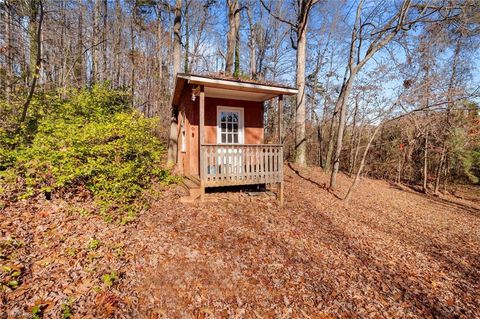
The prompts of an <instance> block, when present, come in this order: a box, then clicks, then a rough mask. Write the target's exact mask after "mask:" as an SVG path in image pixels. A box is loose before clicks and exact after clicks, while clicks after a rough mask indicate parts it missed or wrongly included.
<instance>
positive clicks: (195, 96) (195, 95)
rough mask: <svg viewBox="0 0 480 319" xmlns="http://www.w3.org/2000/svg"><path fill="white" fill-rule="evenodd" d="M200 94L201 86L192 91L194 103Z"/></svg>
mask: <svg viewBox="0 0 480 319" xmlns="http://www.w3.org/2000/svg"><path fill="white" fill-rule="evenodd" d="M199 93H200V85H199V86H197V87H194V88H193V89H192V102H195V100H196V99H197V95H198V94H199Z"/></svg>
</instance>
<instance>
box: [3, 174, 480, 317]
mask: <svg viewBox="0 0 480 319" xmlns="http://www.w3.org/2000/svg"><path fill="white" fill-rule="evenodd" d="M285 175H286V176H285V181H286V183H285V193H286V204H285V206H284V207H282V208H280V207H279V206H278V205H277V201H276V199H275V197H274V196H273V195H271V194H268V193H266V194H261V195H258V196H251V195H248V194H245V193H243V194H239V193H221V194H209V195H208V196H207V202H204V203H194V204H180V203H179V201H178V196H179V195H178V194H177V190H174V189H168V190H162V191H161V192H159V193H158V194H153V195H152V196H153V197H152V207H151V209H150V210H149V211H148V212H146V213H145V214H143V215H141V216H139V218H138V219H137V221H136V222H135V223H133V224H130V225H127V226H118V225H114V224H105V223H104V222H103V221H101V220H99V219H98V218H97V217H94V216H89V217H80V216H78V215H75V214H71V213H70V214H69V213H67V212H66V211H68V210H66V209H65V207H64V206H65V205H67V204H66V203H63V202H61V201H57V202H54V203H52V202H50V203H45V202H40V203H38V204H37V208H36V210H35V211H33V212H32V209H31V208H28V205H27V206H25V207H24V208H23V209H24V210H25V211H23V212H22V211H21V210H22V208H21V207H18V206H15V207H7V209H6V211H5V214H4V215H3V217H2V219H1V220H0V225H1V227H2V228H1V229H2V232H4V233H5V234H2V236H5V237H4V238H6V236H10V237H11V238H17V239H18V240H20V238H24V239H23V240H24V243H23V244H22V245H19V247H18V248H17V250H18V264H21V265H23V267H24V269H25V270H24V274H22V276H23V277H22V278H21V281H22V283H21V285H20V286H19V287H18V288H16V289H13V290H11V291H7V292H3V293H2V302H3V307H6V308H5V309H7V311H6V312H4V313H7V314H9V315H16V314H24V313H25V312H28V311H31V308H30V307H31V305H33V304H35V301H37V304H39V303H40V304H41V303H42V302H43V303H45V306H43V307H44V308H45V311H44V312H45V317H58V313H59V312H60V311H61V308H60V306H59V305H60V304H61V303H65V302H68V300H70V304H71V310H72V312H73V313H74V314H75V315H76V316H78V317H88V316H90V317H101V316H104V317H108V316H115V317H134V318H141V317H147V318H226V317H231V318H322V317H325V318H330V317H333V318H336V317H351V316H358V317H371V318H385V317H387V318H399V317H402V318H409V317H411V318H425V317H439V318H455V317H461V318H475V317H480V300H479V297H478V291H479V290H480V253H479V247H480V209H479V208H480V207H479V204H478V201H477V202H475V200H478V199H477V198H476V197H471V198H469V200H463V199H458V198H454V197H442V198H435V197H428V196H424V195H421V194H418V193H415V192H413V191H409V190H408V189H399V188H397V187H395V186H392V185H389V184H388V183H386V182H383V181H375V180H368V179H366V180H364V181H362V184H361V186H360V187H359V189H358V191H357V192H356V193H355V195H354V198H353V200H352V201H351V202H350V203H349V204H346V203H344V202H342V201H340V200H339V199H338V198H337V196H341V195H342V194H344V193H345V191H346V188H347V187H348V184H349V183H350V179H348V178H347V177H344V176H342V177H341V178H340V180H339V184H340V187H339V189H338V190H337V192H336V195H335V194H331V193H329V192H327V191H326V190H325V189H324V184H325V183H326V182H327V180H328V176H326V175H325V174H323V173H322V172H321V171H320V170H318V169H306V170H301V171H297V170H294V169H292V168H290V167H287V166H286V167H285ZM79 205H80V204H79ZM62 207H63V208H62ZM27 208H28V209H27ZM19 214H28V216H25V217H24V218H22V220H21V221H20V220H18V216H21V215H19ZM42 214H43V215H42ZM42 216H43V217H42ZM59 221H60V222H59ZM21 223H23V224H21ZM20 224H21V225H22V226H19V225H20ZM15 227H16V228H15ZM93 237H94V238H95V239H97V240H98V241H99V242H101V245H99V247H98V248H95V249H92V248H91V247H90V248H88V246H89V243H91V238H93ZM8 247H10V246H8ZM72 249H74V250H75V252H76V253H75V254H72V253H70V254H69V253H68V252H71V251H72ZM45 259H47V260H46V261H45ZM112 272H114V273H115V275H116V277H118V279H116V280H114V282H113V284H112V285H109V282H108V280H107V281H106V280H105V278H104V279H102V275H105V274H111V273H112ZM38 300H40V301H38ZM1 313H2V312H1V311H0V314H1ZM0 316H1V315H0Z"/></svg>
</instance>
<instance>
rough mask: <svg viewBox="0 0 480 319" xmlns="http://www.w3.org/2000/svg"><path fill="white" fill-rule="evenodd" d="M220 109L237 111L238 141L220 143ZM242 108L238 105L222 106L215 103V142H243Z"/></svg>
mask: <svg viewBox="0 0 480 319" xmlns="http://www.w3.org/2000/svg"><path fill="white" fill-rule="evenodd" d="M222 111H224V112H225V111H226V112H238V113H239V119H238V143H222V136H221V133H222V127H221V124H220V122H221V121H220V114H221V112H222ZM244 118H245V117H244V108H243V107H238V106H223V105H217V144H245V125H244V124H245V122H244Z"/></svg>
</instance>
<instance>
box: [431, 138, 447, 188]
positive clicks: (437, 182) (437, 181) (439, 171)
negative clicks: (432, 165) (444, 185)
mask: <svg viewBox="0 0 480 319" xmlns="http://www.w3.org/2000/svg"><path fill="white" fill-rule="evenodd" d="M445 152H446V145H445V144H443V146H442V151H441V153H440V161H439V163H438V167H437V172H436V177H435V189H434V194H435V195H438V190H439V189H440V176H441V175H442V168H443V162H444V161H445Z"/></svg>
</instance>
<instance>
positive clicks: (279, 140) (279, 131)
mask: <svg viewBox="0 0 480 319" xmlns="http://www.w3.org/2000/svg"><path fill="white" fill-rule="evenodd" d="M282 117H283V95H282V94H280V95H279V96H278V114H277V127H278V129H277V143H278V144H282V131H283V127H282V124H283V121H282ZM282 161H283V159H282Z"/></svg>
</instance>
